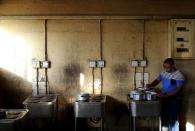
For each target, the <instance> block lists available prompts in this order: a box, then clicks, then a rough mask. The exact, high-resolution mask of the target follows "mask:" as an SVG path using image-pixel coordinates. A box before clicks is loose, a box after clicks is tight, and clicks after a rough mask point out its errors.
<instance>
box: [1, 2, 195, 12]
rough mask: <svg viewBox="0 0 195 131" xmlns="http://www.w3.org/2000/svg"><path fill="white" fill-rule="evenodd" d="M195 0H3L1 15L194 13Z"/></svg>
mask: <svg viewBox="0 0 195 131" xmlns="http://www.w3.org/2000/svg"><path fill="white" fill-rule="evenodd" d="M194 5H195V2H194V0H137V1H136V0H55V1H54V0H1V2H0V15H194V12H195V9H194Z"/></svg>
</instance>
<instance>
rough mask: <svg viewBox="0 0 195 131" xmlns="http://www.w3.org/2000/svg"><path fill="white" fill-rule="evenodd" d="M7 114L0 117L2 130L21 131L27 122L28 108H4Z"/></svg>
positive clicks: (0, 129)
mask: <svg viewBox="0 0 195 131" xmlns="http://www.w3.org/2000/svg"><path fill="white" fill-rule="evenodd" d="M4 110H5V111H6V116H5V118H4V119H0V131H21V130H22V129H23V127H24V124H25V119H26V116H27V114H28V112H29V110H28V109H4Z"/></svg>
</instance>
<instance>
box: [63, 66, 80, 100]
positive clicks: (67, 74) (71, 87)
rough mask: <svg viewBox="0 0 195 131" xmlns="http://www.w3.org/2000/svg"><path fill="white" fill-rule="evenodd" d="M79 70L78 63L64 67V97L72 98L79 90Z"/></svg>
mask: <svg viewBox="0 0 195 131" xmlns="http://www.w3.org/2000/svg"><path fill="white" fill-rule="evenodd" d="M81 72H82V69H81V67H80V65H79V64H75V63H72V64H69V65H68V66H65V67H64V79H65V80H64V82H65V92H64V94H65V97H68V98H74V97H75V95H77V94H78V93H79V92H80V73H81Z"/></svg>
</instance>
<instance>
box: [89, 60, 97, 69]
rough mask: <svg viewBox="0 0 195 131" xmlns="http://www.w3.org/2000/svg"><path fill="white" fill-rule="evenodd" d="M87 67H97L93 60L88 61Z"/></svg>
mask: <svg viewBox="0 0 195 131" xmlns="http://www.w3.org/2000/svg"><path fill="white" fill-rule="evenodd" d="M89 67H90V68H96V67H97V64H96V61H95V60H89Z"/></svg>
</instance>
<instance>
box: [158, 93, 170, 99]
mask: <svg viewBox="0 0 195 131" xmlns="http://www.w3.org/2000/svg"><path fill="white" fill-rule="evenodd" d="M158 97H160V98H168V97H169V95H168V94H167V93H164V94H163V93H158Z"/></svg>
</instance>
